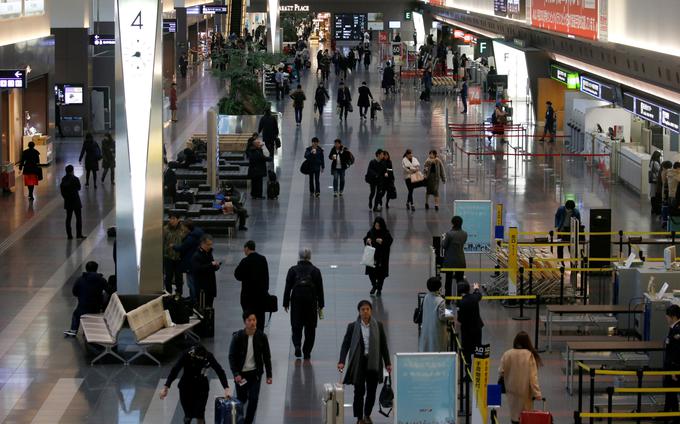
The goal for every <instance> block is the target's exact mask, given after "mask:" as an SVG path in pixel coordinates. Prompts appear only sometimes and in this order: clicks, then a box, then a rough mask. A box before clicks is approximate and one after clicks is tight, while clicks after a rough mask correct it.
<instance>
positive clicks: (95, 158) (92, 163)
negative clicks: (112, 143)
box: [78, 133, 102, 190]
mask: <svg viewBox="0 0 680 424" xmlns="http://www.w3.org/2000/svg"><path fill="white" fill-rule="evenodd" d="M83 156H84V157H85V172H86V173H85V187H89V186H90V173H91V174H92V178H93V180H92V182H93V183H94V189H95V190H96V189H97V171H98V170H99V160H101V158H102V151H101V149H100V148H99V144H97V142H96V141H94V138H92V134H90V133H87V134H85V141H83V148H82V149H80V156H79V157H78V162H80V163H82V162H83Z"/></svg>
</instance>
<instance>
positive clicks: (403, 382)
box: [393, 352, 458, 424]
mask: <svg viewBox="0 0 680 424" xmlns="http://www.w3.org/2000/svg"><path fill="white" fill-rule="evenodd" d="M456 365H457V361H456V354H455V353H454V352H442V353H397V354H396V355H395V358H394V371H393V372H394V396H395V399H394V405H395V415H394V422H395V423H396V424H421V423H428V424H454V423H456V418H457V416H456V415H457V411H456V402H457V399H458V398H457V396H456V384H457V381H456Z"/></svg>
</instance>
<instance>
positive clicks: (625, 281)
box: [613, 262, 680, 305]
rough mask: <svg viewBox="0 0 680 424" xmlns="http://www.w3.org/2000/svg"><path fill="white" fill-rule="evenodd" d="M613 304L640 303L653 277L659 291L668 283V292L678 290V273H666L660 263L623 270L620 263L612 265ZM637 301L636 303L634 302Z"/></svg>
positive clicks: (645, 264) (679, 273) (679, 277)
mask: <svg viewBox="0 0 680 424" xmlns="http://www.w3.org/2000/svg"><path fill="white" fill-rule="evenodd" d="M614 269H615V271H616V278H615V280H614V295H613V299H614V302H613V303H614V304H616V305H628V304H635V303H641V302H642V298H643V296H644V294H645V293H646V292H647V291H648V290H647V286H648V285H649V280H650V278H651V277H654V286H655V287H656V290H659V289H660V288H661V286H662V285H663V283H668V286H669V287H668V292H672V290H673V289H675V290H680V271H667V270H666V269H665V268H664V264H663V263H661V262H645V263H644V264H642V265H641V266H633V267H631V268H625V267H624V266H623V265H622V264H621V263H616V264H614ZM635 299H637V301H636V300H635Z"/></svg>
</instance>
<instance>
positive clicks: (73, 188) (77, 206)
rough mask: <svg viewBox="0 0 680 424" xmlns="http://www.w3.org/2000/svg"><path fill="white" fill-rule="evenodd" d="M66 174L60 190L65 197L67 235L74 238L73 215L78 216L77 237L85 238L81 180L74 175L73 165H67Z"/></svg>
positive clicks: (70, 238)
mask: <svg viewBox="0 0 680 424" xmlns="http://www.w3.org/2000/svg"><path fill="white" fill-rule="evenodd" d="M65 170H66V175H64V176H63V177H62V179H61V184H59V190H60V191H61V197H62V198H63V199H64V209H65V210H66V237H67V238H68V239H69V240H72V239H73V233H72V232H71V219H72V217H73V215H75V216H76V237H78V238H79V239H84V238H85V236H84V235H83V218H82V215H81V211H82V208H83V205H82V203H81V202H80V194H78V192H79V191H80V180H79V179H78V177H76V176H75V175H73V165H66V169H65Z"/></svg>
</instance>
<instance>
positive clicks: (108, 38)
mask: <svg viewBox="0 0 680 424" xmlns="http://www.w3.org/2000/svg"><path fill="white" fill-rule="evenodd" d="M90 45H91V46H115V45H116V36H115V35H111V34H106V35H105V34H92V35H90Z"/></svg>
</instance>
